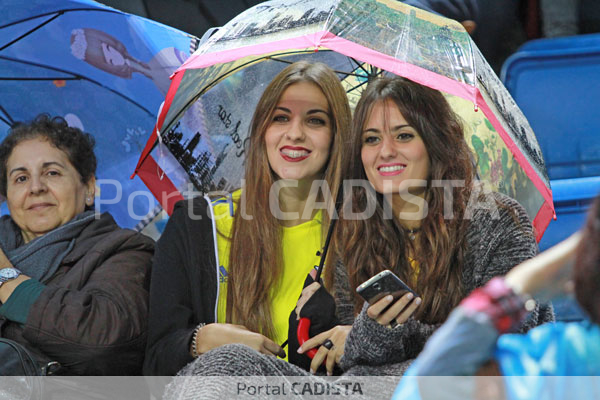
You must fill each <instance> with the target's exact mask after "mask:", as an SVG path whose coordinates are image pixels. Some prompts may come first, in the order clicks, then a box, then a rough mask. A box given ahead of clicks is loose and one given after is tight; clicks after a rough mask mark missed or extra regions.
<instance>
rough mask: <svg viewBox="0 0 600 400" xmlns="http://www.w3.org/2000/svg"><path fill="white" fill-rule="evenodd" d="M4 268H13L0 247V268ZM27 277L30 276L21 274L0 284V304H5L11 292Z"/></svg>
mask: <svg viewBox="0 0 600 400" xmlns="http://www.w3.org/2000/svg"><path fill="white" fill-rule="evenodd" d="M4 268H14V265H12V263H11V262H10V260H9V259H8V257H7V256H6V254H5V253H4V250H2V248H0V269H4ZM28 279H30V277H28V276H27V275H25V274H21V275H19V276H18V277H16V278H15V279H11V280H9V281H6V282H4V283H3V284H2V285H0V304H5V303H6V302H7V301H8V298H9V297H10V296H11V295H12V294H13V292H14V291H15V289H16V288H17V286H19V285H20V284H21V283H23V282H25V281H26V280H28ZM33 300H35V299H33ZM27 308H28V307H27Z"/></svg>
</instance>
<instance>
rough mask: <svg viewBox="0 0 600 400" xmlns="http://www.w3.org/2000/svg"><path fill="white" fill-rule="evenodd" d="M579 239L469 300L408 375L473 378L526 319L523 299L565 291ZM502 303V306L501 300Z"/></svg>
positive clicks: (566, 242)
mask: <svg viewBox="0 0 600 400" xmlns="http://www.w3.org/2000/svg"><path fill="white" fill-rule="evenodd" d="M580 240H581V234H580V233H575V234H574V235H572V236H571V237H569V238H568V239H566V240H564V241H563V242H561V243H559V244H557V245H556V246H554V247H552V248H550V249H548V250H546V251H545V252H543V253H542V254H540V255H538V256H537V257H534V258H532V259H529V260H526V261H525V262H523V263H521V264H519V265H518V266H516V267H515V268H513V269H512V270H510V272H509V273H508V274H507V275H506V277H504V279H503V280H498V281H495V282H490V283H488V284H487V285H486V286H485V287H484V288H483V289H481V290H479V291H476V292H474V293H473V294H471V295H470V296H469V297H467V298H466V299H465V300H464V301H463V302H462V303H461V305H460V306H459V307H457V308H456V309H455V310H454V311H453V312H452V313H451V314H450V317H449V318H448V320H447V321H446V322H445V323H444V325H443V326H442V327H441V328H440V329H439V330H438V331H437V332H436V333H435V334H434V335H433V337H432V338H431V340H429V342H428V343H427V345H426V346H425V349H424V350H423V352H422V353H421V354H420V355H419V357H418V359H417V361H416V362H415V364H414V366H413V368H412V369H411V375H472V374H474V373H475V372H477V371H478V369H479V368H480V367H481V366H482V365H483V364H484V363H485V362H487V361H488V360H490V359H492V358H493V355H494V349H495V345H496V341H497V339H498V337H499V336H500V334H501V333H503V332H507V331H509V330H510V329H511V328H514V327H515V326H516V325H518V324H519V323H520V321H521V320H522V318H523V317H524V316H525V311H526V310H527V308H528V307H527V306H526V305H527V303H529V305H530V306H529V309H531V300H530V301H529V302H528V301H525V299H523V298H521V297H520V296H521V295H525V296H536V297H538V298H542V299H544V300H549V299H550V298H551V297H552V296H553V295H555V294H556V293H563V292H565V291H568V290H569V285H568V281H569V277H570V273H571V266H572V263H573V261H574V258H575V252H576V249H577V246H578V244H579V241H580ZM500 299H502V301H499V300H500Z"/></svg>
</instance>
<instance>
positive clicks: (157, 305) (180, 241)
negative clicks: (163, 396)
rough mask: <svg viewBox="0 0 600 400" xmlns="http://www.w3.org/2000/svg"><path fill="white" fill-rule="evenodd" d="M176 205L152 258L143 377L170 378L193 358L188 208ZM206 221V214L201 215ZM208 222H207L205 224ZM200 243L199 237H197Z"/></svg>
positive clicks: (194, 318) (193, 321)
mask: <svg viewBox="0 0 600 400" xmlns="http://www.w3.org/2000/svg"><path fill="white" fill-rule="evenodd" d="M184 204H185V202H184V203H182V204H178V205H176V207H175V210H174V211H173V214H172V215H171V217H170V218H169V221H168V223H167V226H166V227H165V230H164V232H163V234H162V235H161V237H160V239H159V241H158V243H157V245H156V252H155V255H154V260H153V265H152V275H151V280H150V316H149V322H148V344H147V348H146V358H145V361H144V373H145V374H146V375H167V376H173V375H175V374H177V372H178V371H179V370H180V369H181V368H183V367H184V366H185V365H186V364H188V363H189V362H191V361H192V360H193V359H194V358H193V357H192V355H191V353H190V343H191V340H192V335H193V334H194V330H195V329H196V327H197V325H198V323H200V322H204V323H210V322H213V321H212V320H206V321H196V317H195V315H194V309H193V305H192V294H191V290H192V288H191V282H190V278H191V277H190V275H189V273H188V271H186V266H187V265H188V264H189V262H190V260H189V259H188V258H190V255H189V254H187V253H188V251H189V249H188V247H187V243H188V240H189V238H188V237H187V236H188V234H189V233H188V232H187V229H186V227H187V221H186V218H187V215H186V214H187V208H186V207H185V206H184ZM202 218H204V219H206V218H207V217H206V215H202ZM207 222H208V223H210V221H207ZM197 240H198V241H199V242H201V241H202V238H200V237H199V238H197Z"/></svg>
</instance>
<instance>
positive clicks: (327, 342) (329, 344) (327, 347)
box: [321, 339, 333, 350]
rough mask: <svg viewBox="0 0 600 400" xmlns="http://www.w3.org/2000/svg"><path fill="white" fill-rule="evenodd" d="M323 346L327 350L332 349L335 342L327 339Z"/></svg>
mask: <svg viewBox="0 0 600 400" xmlns="http://www.w3.org/2000/svg"><path fill="white" fill-rule="evenodd" d="M321 346H323V347H325V348H326V349H327V350H331V349H333V342H332V341H331V339H327V340H326V341H324V342H323V344H321Z"/></svg>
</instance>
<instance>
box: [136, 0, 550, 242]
mask: <svg viewBox="0 0 600 400" xmlns="http://www.w3.org/2000/svg"><path fill="white" fill-rule="evenodd" d="M298 60H308V61H321V62H324V63H326V64H328V65H329V66H330V67H332V68H333V69H334V70H336V71H337V72H338V74H339V76H340V79H341V80H342V83H343V84H344V86H345V87H346V89H347V92H348V97H349V99H350V102H351V104H355V103H356V101H357V99H358V97H359V96H360V92H361V89H362V88H363V87H364V85H365V84H366V83H367V82H368V80H369V79H371V78H372V77H374V76H377V75H380V74H382V73H385V74H395V75H400V76H404V77H406V78H408V79H411V80H413V81H416V82H418V83H421V84H423V85H427V86H429V87H432V88H434V89H437V90H440V91H441V92H443V93H444V94H445V95H446V96H447V98H448V100H449V102H450V104H451V105H452V107H453V108H454V110H455V111H456V112H457V113H458V114H459V115H460V116H461V117H462V118H463V119H464V121H465V126H466V133H465V134H466V140H467V142H468V143H469V145H470V146H471V148H472V150H473V152H474V154H475V156H476V158H477V171H478V175H479V177H480V179H482V180H485V181H487V182H489V183H490V184H491V186H492V187H493V188H494V189H496V190H498V191H500V192H503V193H505V194H507V195H509V196H511V197H513V198H515V199H517V200H518V201H519V202H520V203H521V204H523V206H524V207H525V208H526V210H527V212H528V213H529V215H530V217H531V219H532V220H533V222H534V226H535V227H536V229H537V234H538V240H539V238H541V235H542V234H543V232H544V230H545V228H546V226H547V225H548V223H549V221H550V219H551V218H552V217H553V215H554V209H553V206H552V195H551V191H550V188H549V182H548V177H547V175H546V170H545V165H544V161H543V158H542V155H541V151H540V149H539V146H538V144H537V141H536V139H535V136H534V134H533V132H532V130H531V128H530V126H529V124H528V123H527V120H526V119H525V117H524V116H523V114H522V113H521V111H520V110H519V108H518V107H517V106H516V104H515V102H514V101H513V99H512V98H511V97H510V94H509V93H508V92H507V91H506V89H505V88H504V86H503V85H502V83H501V82H500V81H499V79H498V78H497V77H496V75H495V74H494V72H493V71H492V69H491V68H490V66H489V65H488V64H487V62H486V61H485V59H484V58H483V56H482V55H481V53H480V52H479V50H478V49H477V47H476V46H475V44H474V43H473V42H472V40H471V38H470V37H469V35H468V34H467V33H466V32H465V31H464V29H463V28H462V26H461V25H460V24H459V23H457V22H455V21H452V20H449V19H446V18H442V17H439V16H436V15H433V14H431V13H428V12H426V11H423V10H420V9H417V8H413V7H411V6H407V5H405V4H402V3H400V2H397V1H393V0H361V1H355V0H286V1H282V0H274V1H268V2H265V3H262V4H260V5H257V6H255V7H253V8H251V9H249V10H247V11H246V12H244V13H242V14H240V15H239V16H238V17H236V18H235V19H233V20H232V21H230V22H229V23H228V24H226V25H225V26H224V27H223V28H221V29H220V30H219V31H218V32H217V33H216V34H215V35H214V36H213V37H211V38H210V39H209V40H208V41H207V42H206V43H204V44H203V45H202V46H201V47H200V48H199V49H198V51H196V52H195V53H194V54H193V55H192V57H190V59H188V60H187V61H186V63H185V64H184V65H183V66H182V67H181V68H180V69H179V70H178V71H177V72H176V73H175V75H174V77H173V79H172V84H171V87H170V89H169V92H168V94H167V97H166V100H165V105H164V107H163V108H162V109H161V112H160V115H159V118H158V123H157V127H156V128H155V130H154V132H153V134H152V136H151V138H150V140H149V142H148V144H147V146H146V148H145V150H144V152H143V153H142V156H141V157H140V162H139V163H138V166H137V168H136V172H137V174H138V175H139V176H140V177H141V178H142V179H143V180H144V181H145V182H146V184H147V185H148V187H149V188H150V189H151V191H153V193H154V194H155V196H156V197H157V198H158V199H159V201H161V202H162V203H163V205H164V206H165V207H167V209H170V207H171V206H172V204H173V203H174V200H177V199H179V198H181V196H180V195H179V194H177V193H175V192H174V190H179V191H181V190H182V189H185V188H186V184H189V183H193V184H194V185H195V187H196V188H198V189H199V190H201V191H206V190H211V189H226V190H227V189H231V188H232V187H236V186H237V187H239V186H240V185H239V182H240V179H241V178H242V176H243V169H244V167H243V164H244V153H245V143H246V139H247V134H248V128H249V126H250V120H251V117H252V112H253V110H254V108H255V105H256V103H257V102H258V99H259V97H260V95H261V93H262V91H263V90H264V88H265V87H266V85H267V84H268V83H269V81H270V80H271V78H272V77H273V76H274V75H275V74H276V73H278V72H279V71H281V69H283V68H284V67H285V66H286V64H287V63H290V62H294V61H298ZM186 120H187V122H186ZM157 143H158V144H157ZM164 170H167V171H164ZM164 172H166V175H163V173H164ZM174 193H175V194H174Z"/></svg>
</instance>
